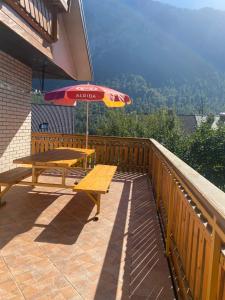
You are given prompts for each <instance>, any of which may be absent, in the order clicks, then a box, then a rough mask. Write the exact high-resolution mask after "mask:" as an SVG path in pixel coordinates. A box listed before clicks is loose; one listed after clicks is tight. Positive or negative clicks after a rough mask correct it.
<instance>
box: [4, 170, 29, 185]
mask: <svg viewBox="0 0 225 300" xmlns="http://www.w3.org/2000/svg"><path fill="white" fill-rule="evenodd" d="M31 173H32V169H31V168H23V167H18V168H15V169H12V170H9V171H6V172H3V173H0V185H3V186H4V185H9V184H16V183H19V182H20V181H21V180H23V179H24V178H26V177H29V176H31Z"/></svg>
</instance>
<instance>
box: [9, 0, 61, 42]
mask: <svg viewBox="0 0 225 300" xmlns="http://www.w3.org/2000/svg"><path fill="white" fill-rule="evenodd" d="M5 2H6V3H7V4H8V5H10V6H11V7H12V8H13V9H14V10H15V11H16V12H17V13H18V14H19V15H20V16H21V17H22V18H23V19H25V20H26V21H27V22H28V23H29V24H30V25H31V26H32V27H33V28H34V29H35V30H36V31H37V32H39V34H40V35H42V36H43V38H44V39H45V40H46V41H48V42H50V43H51V42H54V41H55V40H56V39H57V7H56V6H54V5H52V4H51V1H44V0H5Z"/></svg>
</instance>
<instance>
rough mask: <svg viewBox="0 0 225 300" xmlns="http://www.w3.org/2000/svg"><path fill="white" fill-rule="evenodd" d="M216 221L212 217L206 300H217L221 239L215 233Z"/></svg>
mask: <svg viewBox="0 0 225 300" xmlns="http://www.w3.org/2000/svg"><path fill="white" fill-rule="evenodd" d="M215 228H216V219H215V217H214V226H213V232H212V247H211V251H210V257H209V277H208V285H207V298H206V300H216V299H218V295H217V292H218V279H219V263H220V254H221V239H220V237H219V235H218V233H217V232H216V229H215Z"/></svg>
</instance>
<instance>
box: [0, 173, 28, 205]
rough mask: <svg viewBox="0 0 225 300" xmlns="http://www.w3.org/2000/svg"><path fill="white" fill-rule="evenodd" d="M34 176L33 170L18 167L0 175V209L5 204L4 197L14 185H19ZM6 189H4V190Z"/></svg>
mask: <svg viewBox="0 0 225 300" xmlns="http://www.w3.org/2000/svg"><path fill="white" fill-rule="evenodd" d="M31 174H32V169H31V168H23V167H18V168H15V169H12V170H9V171H6V172H3V173H0V207H1V206H3V205H4V204H5V202H3V201H2V197H3V196H4V195H5V193H6V192H7V191H8V190H9V189H10V188H11V187H12V186H13V185H14V184H17V183H19V182H20V181H21V180H23V179H24V178H26V177H29V176H30V175H31ZM2 187H4V189H2Z"/></svg>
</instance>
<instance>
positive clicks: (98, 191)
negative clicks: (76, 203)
mask: <svg viewBox="0 0 225 300" xmlns="http://www.w3.org/2000/svg"><path fill="white" fill-rule="evenodd" d="M116 169H117V167H116V166H109V165H97V166H95V167H94V169H93V170H91V171H90V172H89V173H88V174H87V176H85V177H84V178H83V179H82V180H81V181H80V182H79V183H78V184H77V185H75V186H74V188H73V190H74V191H83V192H85V193H86V194H87V195H88V196H89V198H90V199H91V200H92V201H93V202H94V204H95V205H96V206H97V213H96V215H98V214H99V213H100V200H101V195H102V194H106V193H107V192H108V191H109V186H110V183H111V181H112V179H113V176H114V174H115V172H116ZM95 220H98V218H97V217H95Z"/></svg>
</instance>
